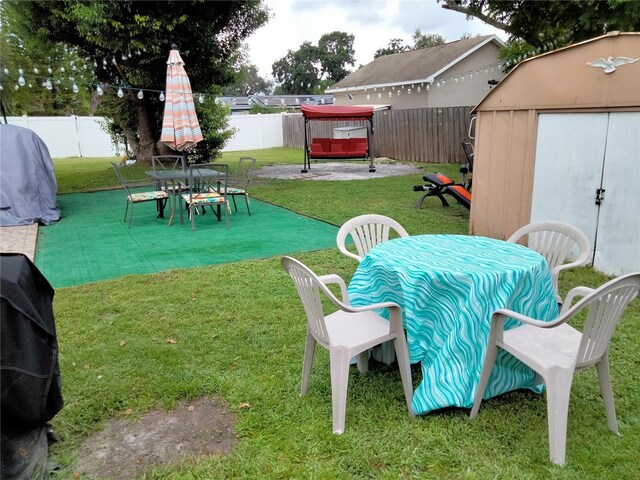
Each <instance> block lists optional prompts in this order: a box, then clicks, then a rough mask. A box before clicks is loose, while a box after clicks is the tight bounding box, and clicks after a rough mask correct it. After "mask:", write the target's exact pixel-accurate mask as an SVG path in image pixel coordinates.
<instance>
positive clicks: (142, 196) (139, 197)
mask: <svg viewBox="0 0 640 480" xmlns="http://www.w3.org/2000/svg"><path fill="white" fill-rule="evenodd" d="M111 165H113V169H114V170H115V172H116V177H118V180H119V181H120V184H121V185H122V188H123V189H124V192H125V193H126V194H127V207H126V208H125V211H124V221H125V222H126V221H127V212H128V211H129V204H131V215H130V216H129V228H131V222H132V220H133V206H134V205H135V204H136V203H142V202H156V205H157V208H158V210H159V211H160V214H159V215H158V216H159V217H162V216H163V215H162V213H163V211H164V207H165V206H166V204H167V199H168V198H169V194H168V193H167V192H165V191H162V190H155V191H150V192H136V193H132V192H131V191H130V190H129V185H127V182H126V180H125V179H124V177H123V176H122V172H121V171H120V167H119V166H118V164H116V163H114V162H111Z"/></svg>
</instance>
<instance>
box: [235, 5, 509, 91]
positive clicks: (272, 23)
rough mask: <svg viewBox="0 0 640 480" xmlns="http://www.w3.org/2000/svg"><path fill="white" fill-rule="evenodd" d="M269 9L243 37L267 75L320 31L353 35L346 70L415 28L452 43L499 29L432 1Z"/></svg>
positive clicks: (501, 34)
mask: <svg viewBox="0 0 640 480" xmlns="http://www.w3.org/2000/svg"><path fill="white" fill-rule="evenodd" d="M264 3H265V4H266V5H267V7H268V8H269V9H270V11H271V16H272V18H271V19H270V20H269V22H268V23H267V24H266V25H265V26H264V27H262V28H261V29H259V30H258V31H257V32H256V33H254V34H253V35H252V36H251V37H249V38H248V39H247V44H248V47H249V62H250V63H253V64H254V65H256V66H257V67H258V71H259V72H260V76H262V77H264V78H269V79H272V75H271V65H272V64H273V63H274V62H276V61H277V60H279V59H280V58H282V57H284V56H285V55H286V54H287V52H288V51H289V50H292V51H296V50H298V49H299V48H300V45H302V43H303V42H305V41H309V42H311V43H312V44H313V45H317V44H318V40H319V39H320V37H321V36H322V35H324V34H325V33H331V32H334V31H339V32H346V33H348V34H352V35H354V36H355V41H354V50H355V52H356V54H355V57H356V63H355V65H354V67H353V68H351V67H349V68H351V69H352V70H355V69H357V68H358V67H359V66H360V65H366V64H367V63H369V62H371V61H372V60H373V54H374V53H375V51H376V50H378V49H379V48H383V47H386V46H387V45H388V44H389V41H390V40H391V39H393V38H401V39H402V40H403V41H404V43H405V44H408V45H412V44H413V41H412V39H411V36H412V34H413V33H414V32H415V31H416V29H418V28H419V29H420V30H421V31H422V33H438V34H440V35H442V36H443V37H445V38H446V40H447V42H452V41H454V40H457V39H458V38H460V36H461V35H462V34H464V33H470V34H471V35H472V36H475V35H477V34H480V35H490V34H496V35H498V36H499V37H500V38H501V39H502V40H503V41H504V40H506V39H507V37H506V34H505V33H504V32H503V31H502V30H497V29H495V28H493V27H491V26H489V25H487V24H485V23H484V22H482V21H480V20H477V19H473V20H467V19H466V16H465V15H464V14H462V13H458V12H452V11H450V10H445V9H443V8H442V7H441V6H440V4H438V3H437V2H436V0H264Z"/></svg>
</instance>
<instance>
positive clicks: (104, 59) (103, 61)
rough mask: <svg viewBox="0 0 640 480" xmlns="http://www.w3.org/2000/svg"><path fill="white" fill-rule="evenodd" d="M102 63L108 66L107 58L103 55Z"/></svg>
mask: <svg viewBox="0 0 640 480" xmlns="http://www.w3.org/2000/svg"><path fill="white" fill-rule="evenodd" d="M102 65H103V66H105V67H106V66H107V59H106V58H104V57H102Z"/></svg>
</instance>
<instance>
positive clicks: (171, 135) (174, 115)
mask: <svg viewBox="0 0 640 480" xmlns="http://www.w3.org/2000/svg"><path fill="white" fill-rule="evenodd" d="M201 140H203V137H202V131H201V130H200V124H199V123H198V117H197V115H196V109H195V107H194V105H193V94H192V93H191V83H190V82H189V77H188V76H187V72H186V71H185V70H184V61H183V60H182V57H180V53H179V52H178V47H177V45H175V44H174V45H171V52H169V59H168V60H167V87H166V95H165V104H164V117H163V119H162V135H161V136H160V141H161V142H162V143H164V144H165V145H168V146H169V147H171V148H172V149H174V150H177V151H179V152H185V151H186V150H190V149H191V148H193V147H194V146H195V145H196V144H197V143H198V142H199V141H201Z"/></svg>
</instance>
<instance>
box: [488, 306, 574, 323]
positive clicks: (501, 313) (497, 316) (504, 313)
mask: <svg viewBox="0 0 640 480" xmlns="http://www.w3.org/2000/svg"><path fill="white" fill-rule="evenodd" d="M501 317H509V318H513V319H514V320H518V321H520V322H522V323H526V324H529V325H532V326H534V327H540V328H551V327H555V326H556V325H557V324H558V323H562V320H563V318H562V316H560V317H558V318H556V319H555V320H553V321H551V322H546V321H543V320H536V319H535V318H531V317H528V316H526V315H522V314H521V313H518V312H514V311H513V310H507V309H502V308H501V309H500V310H496V311H495V312H494V313H493V316H492V317H491V328H493V326H494V323H496V322H498V321H501V320H503V318H501Z"/></svg>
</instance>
